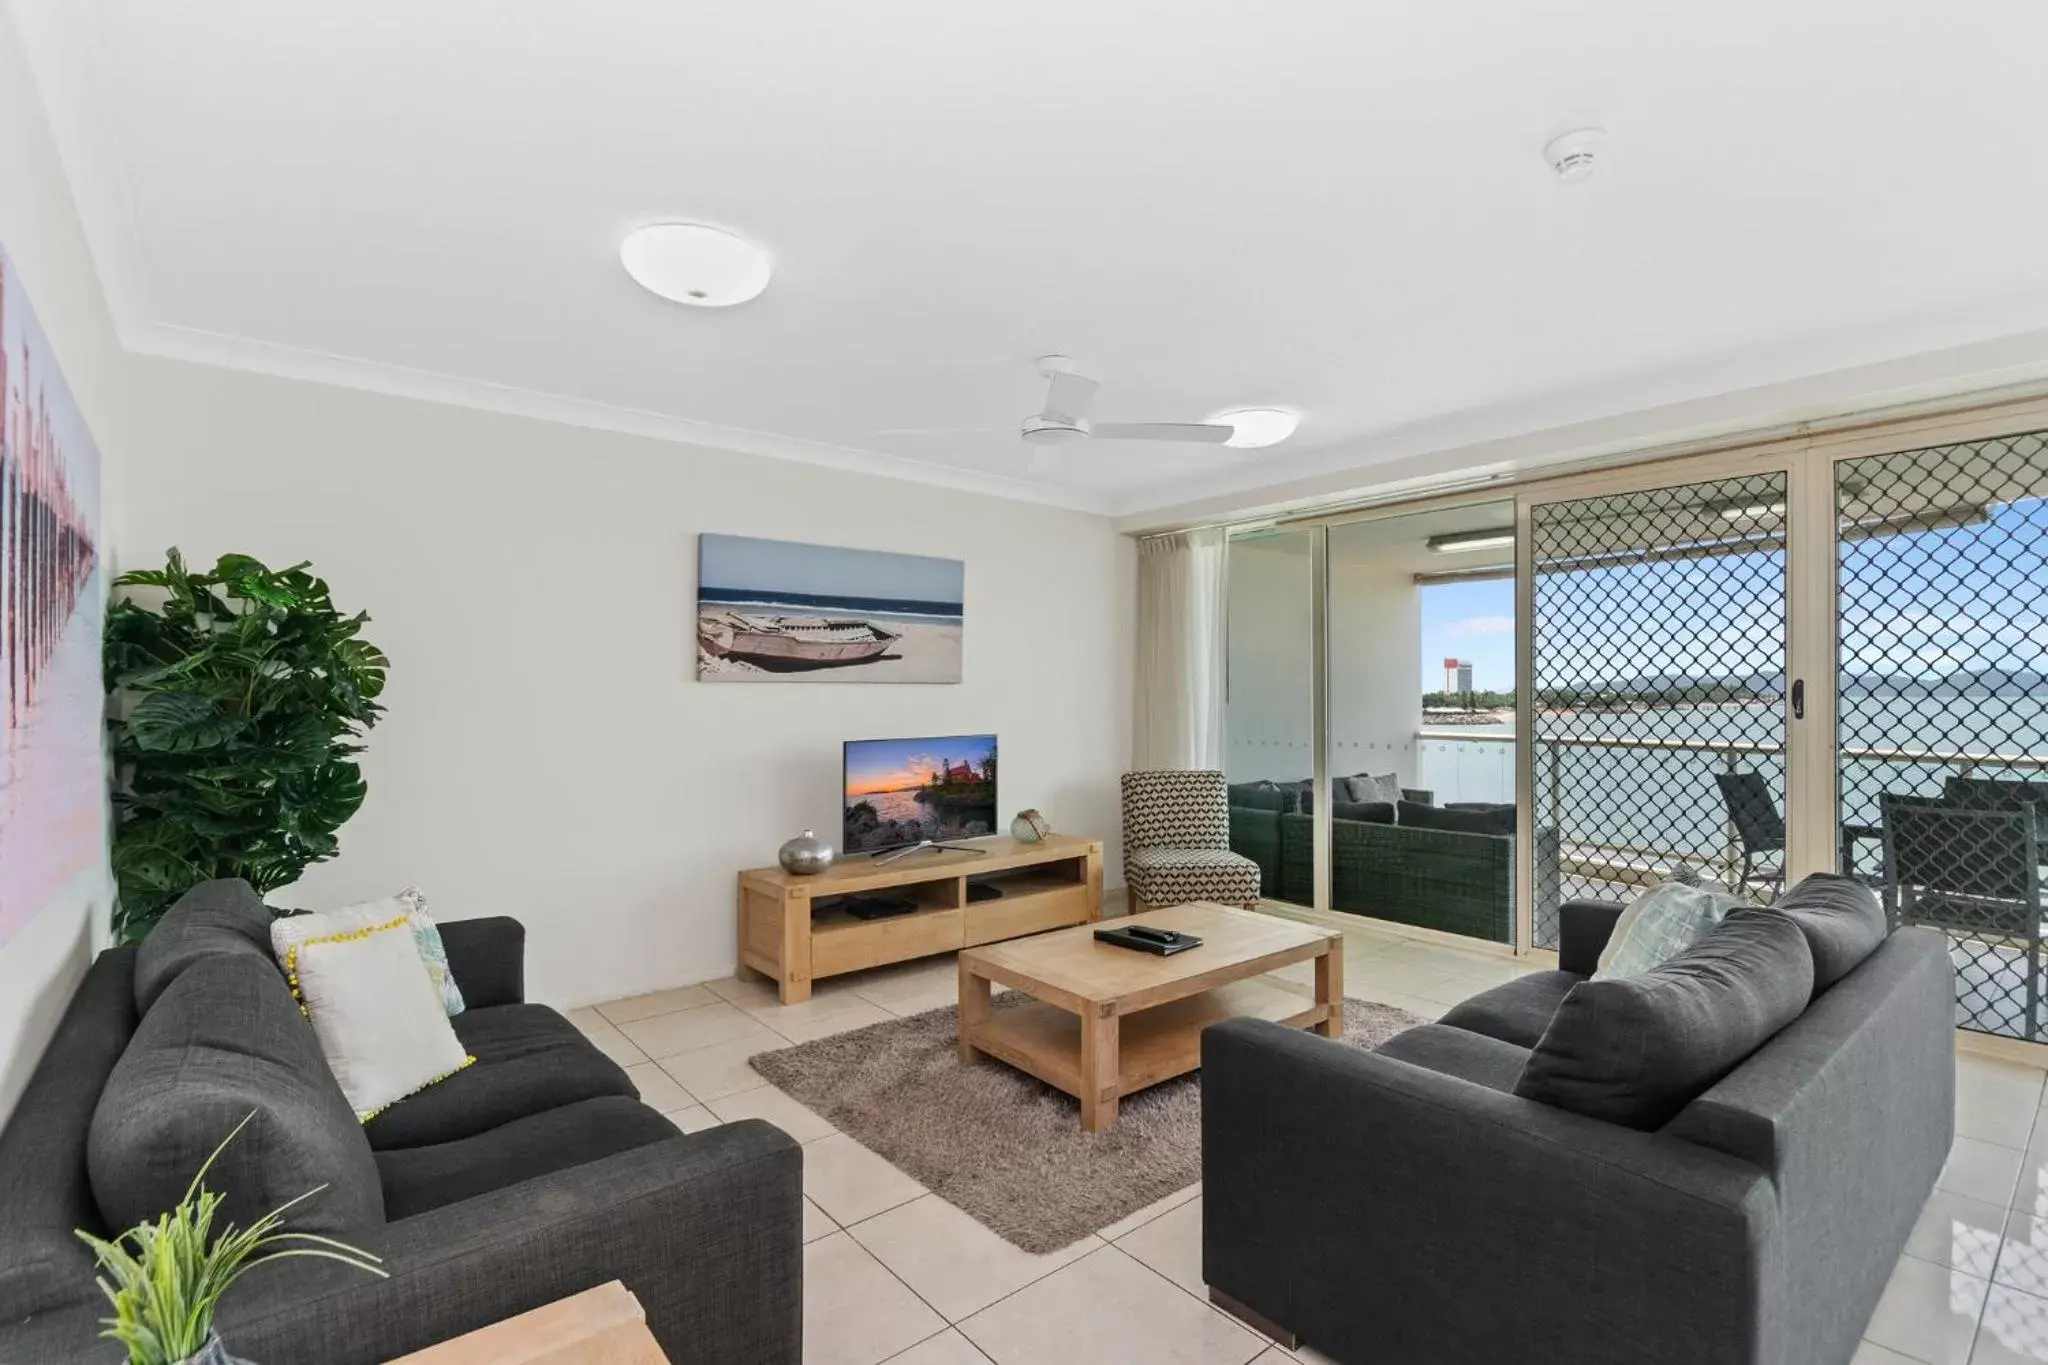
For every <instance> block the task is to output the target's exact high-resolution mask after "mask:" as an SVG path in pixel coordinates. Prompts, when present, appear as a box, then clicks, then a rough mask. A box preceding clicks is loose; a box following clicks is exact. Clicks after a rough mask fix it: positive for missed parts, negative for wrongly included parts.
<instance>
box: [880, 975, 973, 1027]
mask: <svg viewBox="0 0 2048 1365" xmlns="http://www.w3.org/2000/svg"><path fill="white" fill-rule="evenodd" d="M959 1003H960V986H959V983H957V982H956V983H954V984H953V985H950V986H940V987H938V988H937V989H934V990H927V991H926V992H925V993H924V994H922V995H904V996H897V997H895V998H894V999H891V1000H890V1001H889V1002H888V1003H887V1004H885V1005H883V1006H882V1008H883V1009H885V1010H887V1011H889V1013H891V1014H893V1015H895V1016H896V1017H897V1018H898V1019H908V1018H909V1017H910V1016H911V1015H913V1014H925V1013H928V1012H930V1011H932V1010H949V1009H953V1008H954V1007H956V1006H957V1005H959Z"/></svg>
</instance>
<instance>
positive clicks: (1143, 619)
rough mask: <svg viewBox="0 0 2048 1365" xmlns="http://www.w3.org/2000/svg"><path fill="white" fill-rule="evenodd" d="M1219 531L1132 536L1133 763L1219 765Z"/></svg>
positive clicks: (1221, 665) (1221, 542) (1221, 640)
mask: <svg viewBox="0 0 2048 1365" xmlns="http://www.w3.org/2000/svg"><path fill="white" fill-rule="evenodd" d="M1224 543H1225V542H1224V535H1223V532H1222V531H1221V530H1220V529H1217V528H1213V527H1212V528H1209V529H1205V530H1200V531H1185V532H1182V533H1180V534H1178V535H1171V536H1153V537H1151V538H1149V539H1146V540H1141V541H1139V542H1138V697H1137V703H1138V713H1137V716H1136V718H1135V720H1136V724H1135V727H1134V731H1133V733H1134V735H1135V742H1134V744H1133V748H1134V749H1135V751H1136V752H1135V755H1134V757H1135V759H1136V763H1137V766H1138V767H1139V768H1221V767H1222V766H1223V686H1224V668H1225V654H1224V637H1223V610H1224V597H1223V594H1224V577H1223V556H1224Z"/></svg>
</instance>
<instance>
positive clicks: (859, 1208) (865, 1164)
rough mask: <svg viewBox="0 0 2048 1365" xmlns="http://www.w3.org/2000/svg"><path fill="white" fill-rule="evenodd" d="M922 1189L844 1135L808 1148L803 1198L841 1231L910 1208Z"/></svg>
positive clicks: (805, 1150)
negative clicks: (900, 1206)
mask: <svg viewBox="0 0 2048 1365" xmlns="http://www.w3.org/2000/svg"><path fill="white" fill-rule="evenodd" d="M924 1192H925V1188H924V1186H922V1185H920V1184H918V1183H917V1182H916V1181H915V1180H912V1179H911V1178H910V1177H909V1176H907V1175H905V1174H903V1172H901V1171H899V1170H897V1169H896V1168H895V1167H894V1166H891V1165H890V1164H889V1163H888V1162H886V1161H884V1160H883V1159H882V1158H881V1157H878V1156H876V1155H875V1154H874V1153H873V1152H871V1151H869V1150H868V1149H867V1148H865V1147H863V1146H861V1145H860V1144H859V1143H858V1142H855V1141H854V1140H853V1139H852V1138H850V1137H848V1136H847V1135H846V1134H844V1133H834V1134H833V1135H832V1136H830V1137H826V1138H819V1139H818V1140H817V1141H816V1142H813V1143H811V1144H809V1145H808V1146H806V1147H805V1148H804V1193H805V1194H807V1195H809V1196H810V1197H811V1198H812V1199H815V1200H816V1201H817V1203H818V1207H819V1208H821V1209H823V1210H825V1212H826V1213H828V1214H830V1215H832V1221H833V1222H835V1223H837V1224H839V1226H841V1227H850V1226H852V1225H853V1224H855V1223H858V1222H860V1221H861V1219H863V1218H872V1217H874V1216H875V1215H876V1214H878V1213H881V1212H882V1211H883V1210H885V1209H893V1208H895V1207H896V1206H897V1205H898V1204H907V1203H909V1202H910V1201H911V1200H913V1199H915V1198H917V1197H918V1196H919V1195H921V1194H923V1193H924Z"/></svg>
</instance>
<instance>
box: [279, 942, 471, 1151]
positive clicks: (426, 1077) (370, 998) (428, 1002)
mask: <svg viewBox="0 0 2048 1365" xmlns="http://www.w3.org/2000/svg"><path fill="white" fill-rule="evenodd" d="M329 918H330V917H329V916H324V915H293V916H290V917H288V918H285V919H280V920H278V921H276V922H275V923H273V924H272V925H271V926H270V946H271V948H272V950H273V951H275V952H276V954H277V960H278V963H279V965H281V966H282V967H283V968H284V974H285V980H286V981H287V982H289V983H290V985H291V988H292V994H293V995H294V996H295V997H296V998H297V999H298V1002H299V1008H300V1009H301V1010H302V1011H304V1013H305V1015H306V1018H308V1019H310V1020H311V1021H312V1023H313V1034H314V1036H315V1037H316V1038H317V1039H318V1040H319V1042H320V1053H321V1055H322V1056H324V1057H325V1058H326V1059H327V1065H328V1068H329V1069H330V1070H332V1071H333V1072H334V1079H335V1081H336V1082H337V1083H338V1084H339V1085H340V1086H341V1093H342V1094H343V1095H344V1096H346V1097H347V1099H348V1105H349V1108H350V1109H352V1110H354V1111H355V1115H356V1117H357V1118H358V1119H359V1120H361V1121H362V1122H364V1123H368V1122H369V1121H370V1120H371V1119H372V1118H375V1117H376V1116H377V1115H378V1114H380V1113H382V1112H383V1111H384V1110H385V1109H388V1108H389V1107H390V1106H392V1105H393V1104H396V1103H397V1102H398V1101H399V1100H402V1099H404V1098H405V1097H406V1096H407V1095H411V1094H415V1093H417V1092H419V1091H421V1090H424V1089H426V1088H427V1087H428V1086H430V1085H432V1084H434V1083H435V1082H436V1081H440V1080H445V1079H447V1078H448V1077H449V1076H452V1075H454V1074H455V1073H456V1072H458V1071H460V1070H462V1069H463V1068H464V1067H466V1066H468V1065H469V1064H470V1063H472V1062H474V1061H475V1060H476V1058H474V1057H471V1056H469V1055H468V1054H467V1053H465V1052H464V1051H463V1048H462V1040H461V1039H460V1038H457V1037H456V1036H455V1029H454V1026H453V1025H451V1024H450V1023H449V1022H448V1015H447V1014H446V1012H444V1010H443V1009H442V1006H441V998H440V994H439V992H437V991H436V990H435V988H434V983H433V981H432V979H431V978H429V977H428V975H427V974H426V973H425V972H424V971H422V970H421V969H420V952H419V947H418V945H417V944H416V943H415V941H414V939H413V934H412V923H411V920H412V917H411V916H410V915H408V914H405V913H403V912H401V913H399V914H398V915H396V916H394V917H392V918H390V919H387V920H384V921H382V922H380V923H372V924H360V923H357V920H358V917H357V916H354V915H342V916H340V917H339V918H342V919H343V920H344V921H345V922H347V923H349V924H351V925H353V926H354V927H348V928H337V927H335V926H334V925H333V924H323V923H318V922H316V921H321V920H325V919H329Z"/></svg>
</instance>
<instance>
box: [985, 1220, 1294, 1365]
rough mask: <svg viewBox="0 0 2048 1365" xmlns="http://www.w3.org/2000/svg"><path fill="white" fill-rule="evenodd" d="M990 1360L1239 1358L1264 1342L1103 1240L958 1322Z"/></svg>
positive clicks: (1198, 1363)
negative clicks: (1101, 1244) (1096, 1248)
mask: <svg viewBox="0 0 2048 1365" xmlns="http://www.w3.org/2000/svg"><path fill="white" fill-rule="evenodd" d="M957 1325H958V1327H959V1328H960V1331H961V1333H962V1334H963V1335H965V1336H966V1338H967V1339H968V1340H969V1341H971V1342H973V1343H974V1344H975V1345H976V1346H978V1347H980V1348H981V1350H982V1352H983V1353H984V1354H986V1355H987V1356H988V1357H989V1359H991V1360H993V1361H995V1362H996V1365H1078V1362H1081V1361H1128V1362H1132V1365H1137V1362H1141V1361H1171V1362H1173V1365H1246V1362H1248V1361H1250V1360H1251V1359H1252V1358H1253V1357H1255V1356H1257V1355H1259V1354H1261V1353H1262V1352H1264V1351H1265V1349H1266V1348H1267V1346H1268V1345H1270V1344H1271V1343H1270V1342H1268V1341H1267V1340H1266V1338H1264V1337H1261V1336H1257V1335H1255V1334H1254V1333H1252V1332H1251V1331H1249V1330H1247V1329H1246V1328H1243V1327H1240V1326H1239V1325H1238V1324H1237V1323H1235V1322H1233V1321H1231V1320H1230V1319H1229V1318H1227V1317H1225V1316H1223V1314H1221V1313H1219V1312H1217V1311H1216V1310H1215V1309H1213V1308H1211V1307H1209V1305H1207V1304H1206V1303H1203V1302H1201V1301H1199V1300H1197V1299H1195V1298H1193V1297H1191V1296H1189V1295H1187V1294H1185V1293H1183V1292H1181V1291H1180V1290H1179V1289H1177V1288H1175V1287H1174V1286H1173V1284H1171V1283H1170V1282H1169V1281H1167V1280H1165V1279H1162V1278H1161V1277H1159V1276H1158V1275H1156V1274H1154V1273H1153V1272H1152V1271H1150V1270H1147V1269H1146V1268H1145V1267H1144V1266H1142V1265H1140V1264H1138V1262H1136V1261H1134V1260H1132V1259H1131V1258H1130V1257H1128V1256H1126V1255H1124V1254H1123V1252H1121V1251H1119V1250H1117V1249H1116V1248H1115V1247H1104V1248H1103V1249H1102V1250H1100V1251H1095V1252H1091V1253H1089V1254H1088V1255H1086V1256H1083V1257H1082V1258H1081V1259H1080V1260H1078V1261H1075V1262H1074V1263H1073V1264H1072V1265H1069V1266H1066V1267H1064V1268H1063V1269H1060V1270H1056V1271H1054V1272H1053V1273H1052V1274H1050V1275H1048V1276H1046V1277H1045V1278H1044V1279H1042V1280H1040V1281H1038V1282H1037V1283H1035V1284H1031V1285H1027V1286H1026V1287H1024V1288H1023V1289H1020V1290H1018V1291H1017V1292H1016V1293H1014V1294H1012V1295H1011V1296H1010V1297H1009V1298H1007V1299H1004V1300H1002V1301H1001V1302H1000V1303H997V1304H995V1305H994V1306H992V1307H989V1308H985V1309H983V1310H982V1311H981V1312H979V1313H976V1314H975V1315H974V1316H973V1317H971V1318H969V1319H967V1320H966V1321H965V1322H962V1323H959V1324H957Z"/></svg>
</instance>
